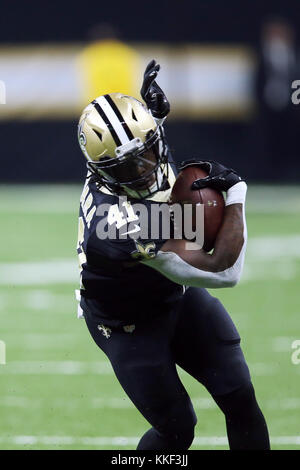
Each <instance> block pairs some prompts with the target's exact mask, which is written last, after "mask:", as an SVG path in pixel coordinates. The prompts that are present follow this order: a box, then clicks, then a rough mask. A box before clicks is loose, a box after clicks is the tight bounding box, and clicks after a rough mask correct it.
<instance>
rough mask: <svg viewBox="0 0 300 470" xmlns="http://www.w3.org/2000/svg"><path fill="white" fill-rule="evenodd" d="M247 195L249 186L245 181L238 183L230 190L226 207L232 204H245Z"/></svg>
mask: <svg viewBox="0 0 300 470" xmlns="http://www.w3.org/2000/svg"><path fill="white" fill-rule="evenodd" d="M246 193H247V185H246V183H245V181H240V182H239V183H236V184H235V185H233V186H231V188H229V189H228V191H227V196H226V203H225V205H226V206H230V205H231V204H245V201H246Z"/></svg>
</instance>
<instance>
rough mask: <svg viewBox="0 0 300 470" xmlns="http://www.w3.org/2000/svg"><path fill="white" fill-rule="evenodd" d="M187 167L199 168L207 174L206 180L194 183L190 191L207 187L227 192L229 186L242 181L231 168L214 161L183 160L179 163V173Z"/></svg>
mask: <svg viewBox="0 0 300 470" xmlns="http://www.w3.org/2000/svg"><path fill="white" fill-rule="evenodd" d="M188 166H199V167H200V168H202V169H203V170H205V171H207V173H208V176H206V178H200V179H198V180H196V181H194V182H193V184H192V186H191V189H202V188H206V187H208V188H213V189H217V190H218V191H228V189H229V188H231V186H234V185H235V184H236V183H239V182H240V181H242V178H241V177H240V176H238V174H237V173H236V171H234V170H233V169H232V168H226V167H225V166H224V165H222V164H221V163H218V162H215V161H214V160H205V161H202V160H200V161H197V160H185V161H183V162H180V163H179V165H178V170H179V171H181V170H183V169H184V168H186V167H188Z"/></svg>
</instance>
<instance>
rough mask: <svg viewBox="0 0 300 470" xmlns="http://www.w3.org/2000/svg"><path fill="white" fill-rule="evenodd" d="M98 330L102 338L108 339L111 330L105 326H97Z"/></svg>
mask: <svg viewBox="0 0 300 470" xmlns="http://www.w3.org/2000/svg"><path fill="white" fill-rule="evenodd" d="M97 328H98V330H99V331H101V333H102V334H103V336H105V338H107V339H108V338H110V336H111V329H110V328H108V326H105V325H98V326H97Z"/></svg>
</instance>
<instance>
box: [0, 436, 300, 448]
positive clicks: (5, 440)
mask: <svg viewBox="0 0 300 470" xmlns="http://www.w3.org/2000/svg"><path fill="white" fill-rule="evenodd" d="M139 439H140V438H139V437H136V436H134V437H123V436H119V437H81V436H78V437H74V436H22V435H21V436H9V437H8V436H7V437H5V436H3V435H2V436H1V437H0V443H1V444H8V445H16V446H34V445H45V446H51V445H53V446H64V445H65V446H68V445H77V446H91V447H93V446H95V447H102V446H113V447H117V448H118V447H125V446H136V445H137V443H138V442H139ZM270 441H271V445H272V444H273V445H282V446H287V445H296V446H300V436H274V437H271V438H270ZM194 446H213V447H218V446H228V439H227V437H226V436H203V437H195V439H194V441H193V447H194Z"/></svg>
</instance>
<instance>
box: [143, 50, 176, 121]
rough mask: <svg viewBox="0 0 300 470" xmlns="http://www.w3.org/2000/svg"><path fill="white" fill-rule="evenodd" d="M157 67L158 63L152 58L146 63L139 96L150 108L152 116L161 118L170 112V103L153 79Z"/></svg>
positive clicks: (155, 75)
mask: <svg viewBox="0 0 300 470" xmlns="http://www.w3.org/2000/svg"><path fill="white" fill-rule="evenodd" d="M159 69H160V65H159V64H157V63H156V61H155V60H154V59H153V60H151V62H149V64H148V65H147V67H146V70H145V72H144V80H143V84H142V88H141V97H142V98H143V100H144V101H145V103H146V105H147V106H148V108H149V109H150V111H151V113H152V115H153V117H155V118H157V119H163V118H165V117H166V116H167V114H169V112H170V103H169V101H168V100H167V98H166V95H165V94H164V92H163V91H162V89H161V88H160V87H159V86H158V85H157V83H156V81H155V79H156V77H157V74H158V71H159Z"/></svg>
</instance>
